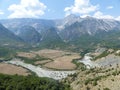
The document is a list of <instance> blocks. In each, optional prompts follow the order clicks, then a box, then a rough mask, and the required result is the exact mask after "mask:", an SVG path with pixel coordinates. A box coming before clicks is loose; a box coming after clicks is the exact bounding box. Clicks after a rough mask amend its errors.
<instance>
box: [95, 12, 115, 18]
mask: <svg viewBox="0 0 120 90" xmlns="http://www.w3.org/2000/svg"><path fill="white" fill-rule="evenodd" d="M93 17H95V18H98V19H114V17H113V16H111V15H104V14H103V13H102V12H100V11H97V12H95V14H94V15H93Z"/></svg>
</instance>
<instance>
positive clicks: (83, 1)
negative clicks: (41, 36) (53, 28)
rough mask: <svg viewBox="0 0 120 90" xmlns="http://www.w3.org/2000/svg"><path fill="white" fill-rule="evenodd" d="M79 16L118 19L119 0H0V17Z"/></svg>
mask: <svg viewBox="0 0 120 90" xmlns="http://www.w3.org/2000/svg"><path fill="white" fill-rule="evenodd" d="M70 14H75V15H77V16H80V17H83V18H84V17H86V16H91V17H95V18H100V19H101V18H104V19H116V20H120V0H0V19H8V18H40V19H60V18H64V17H66V16H68V15H70Z"/></svg>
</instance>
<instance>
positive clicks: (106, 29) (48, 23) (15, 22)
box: [0, 15, 120, 49]
mask: <svg viewBox="0 0 120 90" xmlns="http://www.w3.org/2000/svg"><path fill="white" fill-rule="evenodd" d="M0 23H1V24H0V43H3V42H4V41H3V40H6V41H5V43H4V44H7V43H8V42H9V41H14V42H19V43H20V42H22V43H27V44H30V45H36V46H38V47H39V46H41V47H46V48H57V47H67V48H68V47H69V48H72V49H83V48H84V49H85V48H87V49H88V48H92V47H98V46H102V47H112V48H113V47H119V45H120V43H119V41H120V21H116V20H110V19H97V18H93V17H86V18H81V17H79V16H75V15H69V16H67V17H65V18H63V19H57V20H44V19H32V18H21V19H4V20H0ZM7 41H8V42H7ZM66 45H67V46H66Z"/></svg>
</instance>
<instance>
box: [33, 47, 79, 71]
mask: <svg viewBox="0 0 120 90" xmlns="http://www.w3.org/2000/svg"><path fill="white" fill-rule="evenodd" d="M35 53H36V54H38V55H40V56H44V57H47V58H50V59H52V60H53V61H51V62H48V63H46V64H44V65H43V66H44V67H47V68H53V69H75V68H76V65H75V64H73V63H72V60H73V59H77V58H80V55H79V54H78V53H73V52H65V51H60V50H50V49H45V50H40V51H38V52H35Z"/></svg>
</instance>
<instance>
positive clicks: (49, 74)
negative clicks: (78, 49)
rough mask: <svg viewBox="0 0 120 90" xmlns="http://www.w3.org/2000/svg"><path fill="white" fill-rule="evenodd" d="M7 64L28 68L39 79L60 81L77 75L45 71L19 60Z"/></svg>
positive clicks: (67, 72) (71, 72) (72, 72)
mask: <svg viewBox="0 0 120 90" xmlns="http://www.w3.org/2000/svg"><path fill="white" fill-rule="evenodd" d="M5 63H9V64H14V65H18V66H22V67H24V68H27V69H29V70H30V71H32V72H34V73H36V75H37V76H39V77H49V78H53V79H55V80H60V79H63V78H66V77H67V76H68V75H70V74H74V73H75V71H54V70H48V69H43V68H41V67H40V66H34V65H32V64H27V63H24V62H23V61H21V60H18V59H14V60H11V61H6V62H5Z"/></svg>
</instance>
